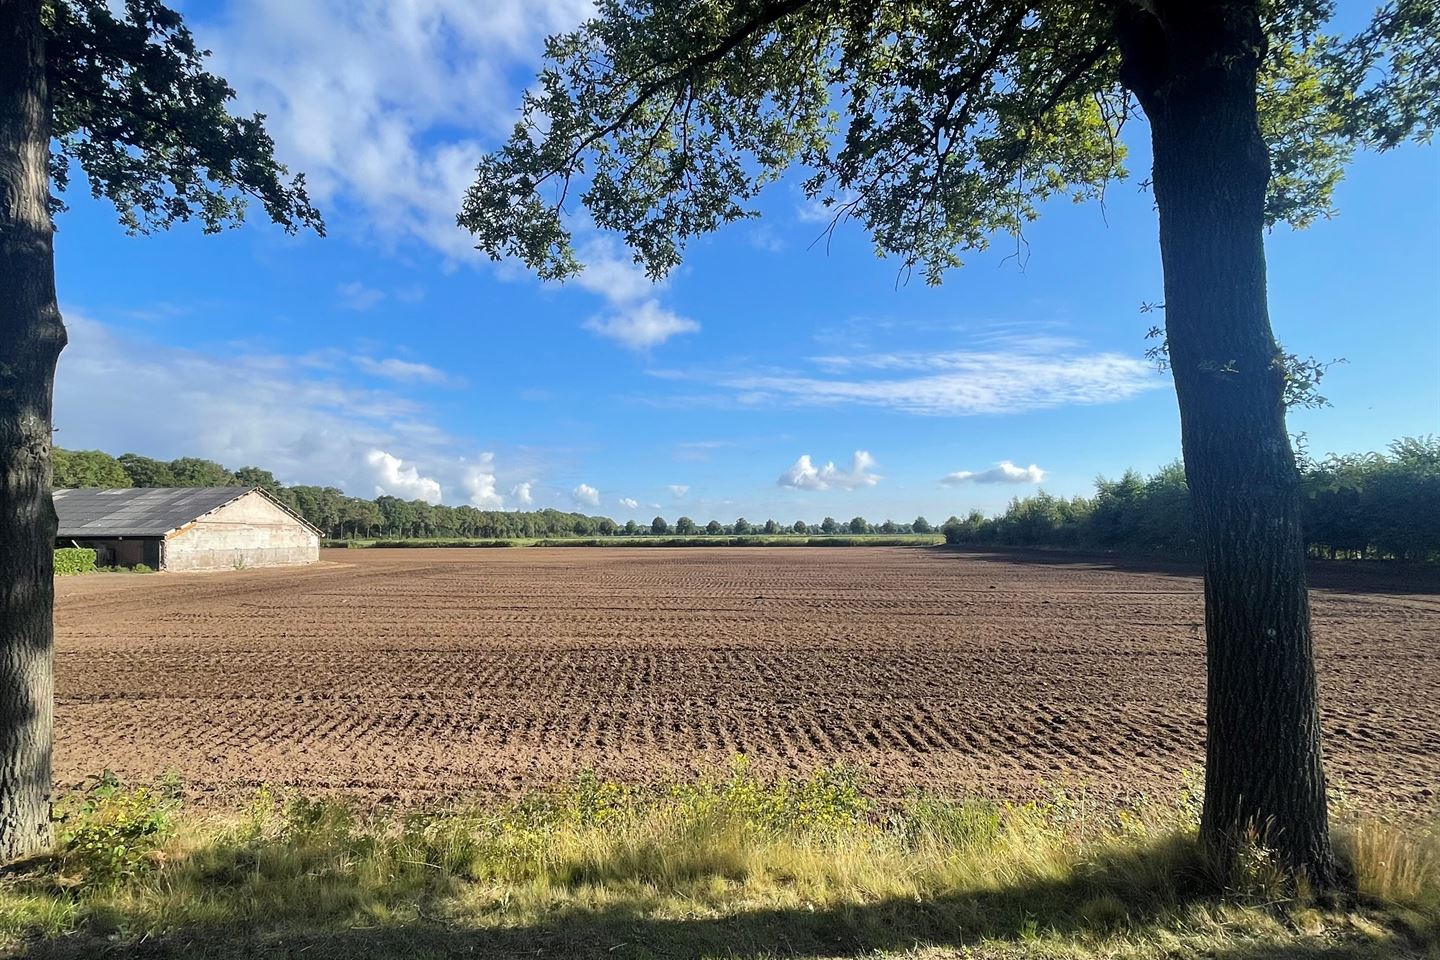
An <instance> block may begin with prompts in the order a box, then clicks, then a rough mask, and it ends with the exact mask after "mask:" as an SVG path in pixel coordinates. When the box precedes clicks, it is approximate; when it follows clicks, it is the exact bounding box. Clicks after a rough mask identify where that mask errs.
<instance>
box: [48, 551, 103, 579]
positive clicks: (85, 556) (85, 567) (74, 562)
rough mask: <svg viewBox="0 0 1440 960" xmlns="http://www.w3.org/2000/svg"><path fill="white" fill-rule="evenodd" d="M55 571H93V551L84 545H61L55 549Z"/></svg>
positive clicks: (66, 572) (67, 572)
mask: <svg viewBox="0 0 1440 960" xmlns="http://www.w3.org/2000/svg"><path fill="white" fill-rule="evenodd" d="M55 572H56V573H65V574H69V573H94V572H95V551H94V550H87V549H85V548H84V547H61V548H60V549H58V550H56V551H55Z"/></svg>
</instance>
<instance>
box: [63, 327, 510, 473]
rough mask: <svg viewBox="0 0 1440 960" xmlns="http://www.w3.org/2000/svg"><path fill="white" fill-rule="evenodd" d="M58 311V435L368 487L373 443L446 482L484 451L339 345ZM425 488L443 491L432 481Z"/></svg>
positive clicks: (88, 444) (117, 448)
mask: <svg viewBox="0 0 1440 960" xmlns="http://www.w3.org/2000/svg"><path fill="white" fill-rule="evenodd" d="M65 312H66V317H65V319H66V325H67V327H68V328H69V332H70V345H69V346H68V347H67V348H66V350H65V352H64V353H63V354H61V357H60V367H59V374H58V376H57V379H56V388H55V424H56V427H57V432H56V442H57V443H58V444H60V445H61V446H65V447H75V448H78V449H90V448H98V449H103V450H107V451H109V452H111V453H115V454H119V453H123V452H125V451H134V452H136V453H141V454H144V455H146V456H153V457H159V458H162V459H166V460H168V459H171V458H174V457H180V456H197V457H206V458H208V459H211V460H216V461H219V462H220V463H223V464H226V465H227V466H230V467H239V466H247V465H255V466H260V467H264V468H266V469H268V470H271V471H273V472H274V473H275V475H276V476H277V477H279V479H280V480H281V481H282V482H283V483H288V484H316V485H320V486H335V487H339V488H340V489H342V490H345V491H347V492H349V493H351V494H354V495H356V496H365V497H371V496H374V495H375V492H374V488H375V485H376V483H377V480H376V470H375V466H374V465H372V464H371V463H370V462H369V460H368V457H369V455H370V454H371V452H372V451H378V452H380V453H383V454H385V455H387V456H391V457H394V458H395V459H396V460H398V461H401V462H402V463H403V464H404V465H423V468H422V469H423V474H424V476H423V477H422V476H421V469H417V470H416V473H415V476H416V479H417V480H421V479H428V480H430V481H432V482H434V483H435V484H436V485H437V486H438V487H439V489H440V491H442V492H443V491H455V492H459V491H463V490H464V489H465V488H466V485H465V474H466V471H467V469H469V468H470V467H473V466H474V465H475V464H476V463H477V462H480V460H481V459H483V455H482V454H481V453H480V452H479V448H478V445H477V444H476V443H475V442H474V441H472V440H470V439H467V438H466V437H462V436H456V435H453V434H451V433H449V432H447V431H445V430H443V429H441V428H440V427H438V426H437V425H436V423H435V422H434V418H433V415H432V412H431V411H430V410H429V408H427V407H426V406H425V405H423V404H422V403H420V402H418V401H417V400H415V399H413V398H411V397H409V396H406V395H405V393H404V390H405V388H406V387H407V384H405V383H403V382H392V383H388V384H387V385H386V386H384V387H374V386H369V385H367V384H366V381H365V379H364V378H363V377H361V376H360V375H359V374H358V373H357V372H356V371H355V369H354V367H353V365H352V364H351V363H350V362H349V359H348V355H347V354H346V353H345V352H343V351H340V350H335V351H332V352H322V353H320V354H307V355H286V354H274V353H263V352H256V351H255V350H254V349H252V348H246V347H243V346H232V347H228V348H226V349H225V350H224V351H223V352H219V351H202V350H193V349H184V348H179V347H171V346H166V345H164V344H160V343H155V342H153V341H151V340H148V339H144V338H141V337H137V336H136V335H134V334H131V333H128V332H122V331H120V330H115V329H111V328H110V327H108V326H106V325H104V324H102V323H97V322H95V321H94V320H91V319H90V318H89V317H87V316H86V315H85V314H84V312H83V311H80V310H77V309H73V308H69V307H67V308H66V311H65ZM127 382H136V383H144V384H145V390H143V391H133V390H132V391H126V390H119V391H117V390H116V389H115V384H116V383H127ZM156 397H161V398H164V406H165V410H164V415H163V416H158V415H156V410H155V403H156V400H155V398H156ZM477 458H478V459H477ZM486 462H487V463H489V461H486ZM509 469H511V470H513V471H514V472H513V473H512V474H511V475H510V476H506V471H505V470H501V469H496V470H495V471H494V472H495V473H496V474H497V482H499V481H500V480H505V481H506V482H514V481H515V480H518V479H520V478H521V477H523V476H524V475H525V474H526V473H530V472H531V471H533V470H534V469H535V464H534V462H533V461H529V460H525V461H522V462H520V463H517V464H513V465H512V466H511V467H510V468H509ZM521 471H524V472H523V473H522V472H521ZM424 492H425V494H426V495H427V496H433V497H435V498H437V499H438V498H439V493H437V492H436V490H435V489H434V488H432V487H426V488H425V491H424ZM395 493H396V495H397V496H399V495H404V494H401V493H399V492H398V488H397V490H396V491H395Z"/></svg>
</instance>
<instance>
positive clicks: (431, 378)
mask: <svg viewBox="0 0 1440 960" xmlns="http://www.w3.org/2000/svg"><path fill="white" fill-rule="evenodd" d="M350 359H351V362H353V363H354V364H355V366H357V367H359V368H360V369H361V370H364V371H365V372H366V373H368V374H370V375H372V376H376V377H384V378H386V379H387V380H400V381H409V382H420V383H448V382H449V380H450V377H449V375H447V374H446V373H445V371H443V370H437V369H435V368H434V367H432V366H430V365H429V364H428V363H416V362H414V361H412V360H401V359H399V358H397V357H386V358H384V359H383V360H376V359H375V358H374V357H364V356H357V357H351V358H350Z"/></svg>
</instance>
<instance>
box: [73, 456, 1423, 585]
mask: <svg viewBox="0 0 1440 960" xmlns="http://www.w3.org/2000/svg"><path fill="white" fill-rule="evenodd" d="M54 469H55V486H56V487H62V488H63V487H111V488H113V487H213V486H246V487H263V488H264V489H265V490H266V491H267V492H268V493H270V494H271V495H272V496H274V497H275V498H276V499H278V500H279V501H280V502H282V503H284V504H285V505H286V506H288V507H290V509H292V510H294V511H295V512H296V513H297V514H299V515H300V516H302V517H304V518H305V519H306V520H307V521H308V522H310V523H311V524H313V525H314V526H315V527H317V528H318V529H320V530H322V531H324V532H325V534H326V536H328V537H330V538H332V539H346V538H354V537H365V538H370V537H385V538H395V539H427V538H441V537H452V538H458V539H472V538H473V539H492V538H493V539H505V538H546V537H595V536H600V537H611V536H646V535H651V536H671V535H677V536H749V535H761V534H763V535H768V536H782V535H785V534H800V535H814V534H849V535H864V534H891V535H896V534H909V533H920V534H926V533H932V532H937V530H938V532H942V533H943V534H944V535H945V539H946V542H948V543H952V544H972V545H989V544H994V545H1002V546H1045V547H1081V548H1095V549H1103V550H1122V551H1125V550H1128V551H1135V552H1144V553H1162V554H1174V555H1177V556H1194V555H1196V554H1198V552H1199V549H1200V547H1199V538H1198V534H1197V532H1196V529H1195V523H1194V517H1193V514H1192V508H1191V504H1190V494H1189V488H1188V486H1187V485H1186V481H1185V471H1184V468H1183V467H1181V465H1180V464H1179V463H1178V462H1177V463H1171V464H1168V465H1166V466H1164V467H1161V468H1160V469H1159V470H1157V471H1156V472H1155V473H1153V474H1148V475H1146V474H1141V473H1139V472H1138V471H1135V470H1127V471H1126V472H1125V473H1124V474H1122V475H1121V476H1120V478H1119V479H1114V480H1112V479H1108V478H1106V477H1099V478H1098V479H1097V480H1096V482H1095V493H1094V495H1093V496H1083V495H1081V496H1074V497H1057V496H1053V495H1051V494H1049V493H1046V492H1045V491H1043V490H1041V491H1039V492H1038V493H1035V494H1033V495H1031V496H1028V497H1023V498H1022V497H1016V498H1014V499H1012V500H1011V501H1010V504H1009V506H1008V507H1007V508H1006V509H1005V511H1004V512H1003V513H1001V514H999V515H997V516H987V515H986V514H984V513H982V512H981V511H979V510H971V511H970V512H969V513H968V514H967V515H966V516H964V517H963V518H962V517H958V516H952V517H950V518H949V519H948V520H947V521H945V523H944V524H942V525H941V526H939V527H938V528H937V527H934V526H932V525H931V524H930V522H929V521H927V520H926V519H925V518H924V517H923V516H920V517H916V518H915V519H914V520H913V521H910V522H896V521H894V520H885V521H883V522H881V523H872V522H870V521H868V520H866V519H865V518H864V517H858V516H857V517H852V518H851V519H850V520H848V521H847V520H836V519H834V518H833V517H825V518H824V519H823V520H822V521H820V522H818V523H811V522H807V521H804V520H796V521H794V522H793V523H788V524H786V523H780V522H778V521H776V520H773V519H770V520H766V521H763V522H759V521H756V522H752V521H749V520H746V519H745V518H744V517H739V518H737V519H736V520H734V521H732V522H729V523H723V522H721V521H719V520H710V521H709V522H708V523H704V524H701V523H699V522H697V521H695V520H692V519H691V518H690V517H680V518H679V519H678V520H676V521H674V522H673V523H672V522H670V521H668V520H666V519H665V518H664V517H659V516H657V517H655V518H654V519H653V520H652V521H650V522H649V523H638V522H636V521H635V520H627V521H625V522H623V523H622V522H619V521H616V520H614V519H612V518H610V517H604V516H589V515H586V514H583V513H576V512H568V511H562V510H555V509H551V508H546V509H541V510H482V509H480V508H478V507H472V506H468V505H462V506H447V505H445V504H431V503H428V502H426V501H423V500H404V499H401V498H399V497H393V496H383V495H382V496H378V497H375V498H374V499H371V500H367V499H364V498H363V497H352V496H348V495H346V494H345V493H344V492H343V491H341V490H340V489H338V488H336V487H318V486H308V485H295V486H286V485H284V484H282V483H280V482H279V481H278V480H277V479H276V478H275V475H274V474H273V473H271V472H270V471H269V470H265V469H263V468H260V467H241V468H239V469H237V470H230V469H228V468H226V467H224V466H222V465H221V464H219V463H216V462H214V461H212V460H204V459H201V458H198V457H180V458H179V459H176V460H171V461H168V462H167V461H162V460H155V459H152V458H150V457H144V456H140V455H139V454H134V453H127V454H124V455H122V456H119V457H112V456H111V455H110V454H108V453H104V452H103V451H99V450H60V449H56V451H55V467H54ZM1301 491H1302V496H1301V502H1302V507H1303V511H1304V528H1305V536H1306V543H1307V545H1308V547H1309V550H1310V552H1311V554H1312V555H1314V556H1319V557H1328V558H1332V559H1336V558H1393V559H1401V560H1412V561H1426V560H1435V559H1440V440H1437V439H1436V438H1434V437H1407V438H1403V439H1400V440H1397V441H1395V442H1394V443H1392V444H1391V445H1390V446H1389V448H1388V450H1387V451H1386V452H1384V453H1366V454H1347V455H1333V454H1332V455H1331V456H1329V457H1326V458H1325V459H1324V460H1318V461H1311V460H1307V461H1305V462H1303V463H1302V469H1301Z"/></svg>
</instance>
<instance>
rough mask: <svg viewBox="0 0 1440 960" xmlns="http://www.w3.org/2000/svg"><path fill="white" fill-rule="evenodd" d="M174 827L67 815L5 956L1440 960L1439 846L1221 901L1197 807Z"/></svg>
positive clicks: (911, 804) (550, 804) (1375, 851)
mask: <svg viewBox="0 0 1440 960" xmlns="http://www.w3.org/2000/svg"><path fill="white" fill-rule="evenodd" d="M177 804H178V801H177V800H176V795H175V785H174V784H162V785H157V786H150V787H142V788H136V789H127V788H125V787H123V786H120V785H118V784H116V783H115V782H114V781H113V780H107V781H103V782H102V783H100V784H98V785H97V786H96V787H95V788H94V789H92V790H91V791H89V792H87V793H84V794H81V795H78V796H76V797H72V798H69V799H67V801H66V802H65V803H64V804H62V805H61V816H62V818H63V819H62V820H61V822H60V831H59V832H60V834H61V837H62V845H61V847H60V849H59V850H58V852H57V854H56V855H55V856H54V857H53V858H51V859H49V860H47V861H45V862H43V863H38V864H33V865H31V866H29V867H28V868H25V869H23V870H15V871H12V872H11V873H10V874H9V875H8V876H6V877H5V878H4V879H3V881H0V955H4V952H5V950H6V949H9V950H11V951H13V952H16V953H19V954H21V955H25V956H33V957H65V958H79V957H87V958H88V957H102V956H103V957H125V956H135V957H142V956H143V957H167V958H174V957H200V958H239V957H272V956H273V957H295V958H301V957H303V958H323V960H331V958H346V960H351V958H360V960H364V958H376V960H378V958H391V957H407V958H408V957H415V958H421V960H425V958H429V960H438V958H442V957H443V958H449V957H522V956H531V957H533V956H537V955H538V956H547V957H593V958H612V957H635V958H649V957H717V958H719V957H726V958H766V957H813V958H818V957H882V958H885V957H916V958H926V960H937V958H942V957H945V958H949V957H962V956H964V957H980V958H1009V957H1047V958H1052V957H1053V958H1064V957H1069V958H1083V960H1099V958H1118V957H1136V958H1158V957H1168V956H1194V957H1210V958H1223V960H1260V958H1275V960H1278V958H1281V957H1312V958H1316V960H1320V958H1324V960H1338V958H1341V957H1377V958H1378V957H1395V956H1414V957H1435V956H1440V836H1437V833H1436V832H1435V830H1434V829H1427V828H1425V827H1424V826H1421V825H1413V824H1412V825H1408V826H1402V825H1395V824H1390V823H1386V822H1383V821H1380V820H1374V819H1361V818H1358V817H1354V816H1350V815H1347V820H1346V822H1347V826H1346V827H1345V828H1344V829H1343V830H1342V831H1340V844H1341V848H1342V850H1343V851H1344V852H1345V856H1346V858H1347V861H1348V862H1349V863H1350V864H1351V865H1352V867H1353V869H1354V871H1355V873H1356V875H1357V877H1358V880H1359V888H1360V894H1359V897H1358V899H1357V901H1356V902H1355V903H1352V904H1348V905H1346V906H1344V907H1343V908H1342V907H1338V906H1333V905H1332V906H1323V905H1319V904H1315V903H1310V902H1307V901H1306V900H1305V899H1303V898H1295V897H1291V896H1289V895H1287V894H1286V893H1284V886H1283V884H1281V883H1280V882H1279V880H1278V878H1277V876H1276V875H1275V874H1274V871H1273V870H1271V869H1269V868H1268V867H1267V866H1266V863H1267V861H1266V859H1265V858H1264V857H1263V856H1258V855H1257V856H1256V857H1254V858H1252V863H1251V866H1250V869H1248V870H1247V871H1246V872H1245V874H1244V875H1236V876H1228V877H1217V876H1216V875H1215V872H1214V871H1213V870H1211V869H1210V868H1209V867H1208V866H1207V864H1206V862H1205V860H1204V859H1203V858H1202V857H1201V856H1200V854H1199V852H1198V850H1197V847H1196V843H1195V833H1194V823H1193V819H1194V818H1193V809H1192V805H1191V804H1190V803H1189V802H1188V801H1184V800H1182V801H1181V802H1176V803H1167V804H1159V803H1154V802H1137V803H1135V804H1131V805H1128V806H1125V807H1116V806H1113V805H1099V804H1094V803H1092V802H1090V801H1088V800H1087V799H1086V798H1085V797H1084V796H1076V795H1073V794H1072V795H1067V794H1063V793H1057V794H1056V795H1055V796H1054V797H1053V798H1052V799H1051V800H1049V801H1047V802H1044V803H1031V804H1024V805H1019V804H995V803H991V802H987V801H981V800H947V799H941V798H936V797H927V796H919V795H917V796H913V797H909V798H906V799H904V800H902V801H893V802H885V803H879V802H875V801H872V800H870V799H868V798H867V797H866V795H865V794H864V792H863V791H862V790H861V789H860V785H859V784H858V782H857V781H856V780H855V779H854V778H853V777H852V776H850V775H849V774H847V773H845V772H843V771H834V770H825V771H819V772H817V773H815V774H813V775H811V776H810V777H808V778H803V779H790V780H774V781H772V780H766V779H763V778H760V777H757V776H755V775H754V774H752V772H751V771H750V769H749V768H748V767H747V766H746V765H745V763H744V762H743V761H738V762H737V763H736V765H735V766H734V767H733V768H732V769H731V770H729V771H725V772H721V773H717V774H716V775H714V776H712V777H709V778H705V779H702V780H700V781H697V782H689V783H681V784H675V785H672V786H669V787H646V788H630V787H626V786H624V785H620V784H615V783H610V782H602V781H599V780H596V779H594V778H591V777H585V778H582V779H581V780H580V781H579V782H577V783H575V784H574V785H573V786H571V787H570V788H568V789H565V790H561V791H558V792H554V793H548V794H537V795H532V796H529V797H526V798H524V799H522V800H520V801H517V802H514V803H511V804H505V805H491V806H478V807H451V808H447V809H445V810H439V811H431V812H401V811H392V810H382V809H361V808H356V807H352V806H350V805H348V804H346V803H344V802H342V801H338V800H318V799H307V798H304V797H300V796H292V797H282V796H280V795H277V794H275V793H273V792H271V791H269V790H262V791H260V793H259V794H258V795H257V796H256V798H255V801H254V803H253V804H252V806H251V808H250V810H249V811H248V812H247V813H245V814H244V815H234V814H231V815H227V816H219V815H213V814H212V815H202V814H199V813H187V812H185V811H184V810H183V809H182V808H181V807H179V806H178V805H177Z"/></svg>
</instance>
